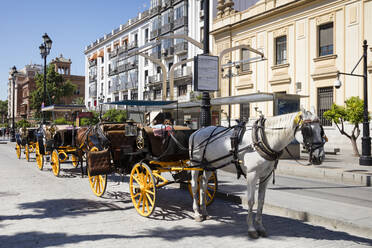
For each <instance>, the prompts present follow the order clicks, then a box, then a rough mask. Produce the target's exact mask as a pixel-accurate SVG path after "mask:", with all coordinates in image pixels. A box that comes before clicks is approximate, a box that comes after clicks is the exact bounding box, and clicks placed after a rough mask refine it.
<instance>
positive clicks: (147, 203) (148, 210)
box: [145, 197, 150, 212]
mask: <svg viewBox="0 0 372 248" xmlns="http://www.w3.org/2000/svg"><path fill="white" fill-rule="evenodd" d="M145 199H146V202H145V203H146V209H147V212H150V208H149V202H148V199H147V197H145Z"/></svg>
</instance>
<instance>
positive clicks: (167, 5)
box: [161, 0, 172, 10]
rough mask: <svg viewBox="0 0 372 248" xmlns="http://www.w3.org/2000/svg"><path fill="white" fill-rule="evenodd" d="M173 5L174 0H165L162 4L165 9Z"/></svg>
mask: <svg viewBox="0 0 372 248" xmlns="http://www.w3.org/2000/svg"><path fill="white" fill-rule="evenodd" d="M171 5H172V0H165V1H163V4H162V6H161V7H162V9H163V10H164V9H167V8H169V7H170V6H171Z"/></svg>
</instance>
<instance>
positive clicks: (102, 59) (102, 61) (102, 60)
mask: <svg viewBox="0 0 372 248" xmlns="http://www.w3.org/2000/svg"><path fill="white" fill-rule="evenodd" d="M104 62H105V60H104V58H103V56H102V57H101V63H102V64H103V63H104Z"/></svg>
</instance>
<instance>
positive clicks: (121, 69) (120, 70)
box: [118, 64, 127, 73]
mask: <svg viewBox="0 0 372 248" xmlns="http://www.w3.org/2000/svg"><path fill="white" fill-rule="evenodd" d="M126 70H127V64H124V65H119V66H118V73H121V72H124V71H126Z"/></svg>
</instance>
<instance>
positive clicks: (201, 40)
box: [200, 27, 204, 43]
mask: <svg viewBox="0 0 372 248" xmlns="http://www.w3.org/2000/svg"><path fill="white" fill-rule="evenodd" d="M203 41H204V27H201V28H200V42H202V43H203Z"/></svg>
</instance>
